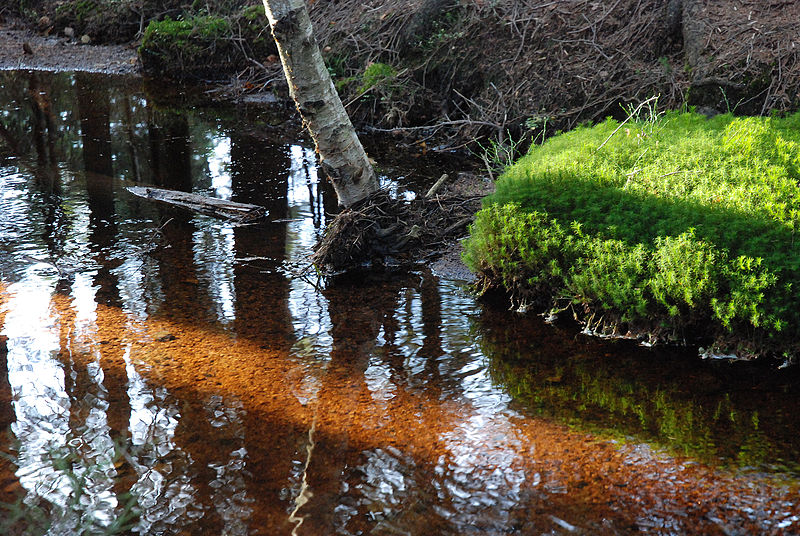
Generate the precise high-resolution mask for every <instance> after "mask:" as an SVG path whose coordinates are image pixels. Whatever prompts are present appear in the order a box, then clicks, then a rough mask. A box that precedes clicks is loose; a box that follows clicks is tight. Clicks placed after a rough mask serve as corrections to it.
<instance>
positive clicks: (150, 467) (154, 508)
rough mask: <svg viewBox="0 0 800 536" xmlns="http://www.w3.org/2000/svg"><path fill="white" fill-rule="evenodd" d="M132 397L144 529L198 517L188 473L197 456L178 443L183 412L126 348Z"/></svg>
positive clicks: (133, 444) (133, 447) (166, 526)
mask: <svg viewBox="0 0 800 536" xmlns="http://www.w3.org/2000/svg"><path fill="white" fill-rule="evenodd" d="M124 358H125V368H126V371H127V376H128V388H127V394H128V398H129V399H130V405H131V416H130V423H129V428H128V429H129V431H130V437H131V439H130V441H131V452H130V458H129V461H130V463H131V465H133V468H134V470H135V471H136V473H137V475H138V480H137V481H136V483H135V484H134V485H133V487H132V488H131V492H133V493H134V494H136V495H137V496H138V505H139V508H140V509H141V515H140V517H139V520H138V523H137V527H136V529H137V532H139V534H157V533H159V532H160V531H166V530H169V529H171V528H173V527H175V526H180V525H181V524H182V523H185V522H187V521H188V520H189V518H190V517H197V516H196V515H194V514H196V505H195V502H196V500H195V493H196V492H195V489H194V486H193V485H192V482H191V477H190V475H189V474H188V470H187V469H188V466H189V465H190V463H191V459H190V458H189V457H188V455H187V454H185V453H184V452H182V451H181V449H180V448H179V447H177V446H176V445H175V442H174V436H175V429H176V428H177V426H178V421H179V419H180V412H179V411H178V408H177V406H176V404H175V401H173V400H171V398H170V397H169V395H168V393H167V390H166V389H164V388H162V387H156V388H153V387H151V386H149V385H148V384H147V382H146V381H145V379H144V377H143V376H142V375H141V373H140V372H139V370H138V368H137V367H141V365H137V364H135V363H134V360H133V359H132V357H131V351H130V347H128V348H127V349H126V352H125V356H124Z"/></svg>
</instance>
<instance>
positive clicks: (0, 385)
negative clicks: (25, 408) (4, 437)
mask: <svg viewBox="0 0 800 536" xmlns="http://www.w3.org/2000/svg"><path fill="white" fill-rule="evenodd" d="M2 326H3V316H2V315H0V328H2ZM7 341H8V339H7V338H6V337H5V336H3V335H0V432H3V431H5V430H6V429H8V427H9V426H10V425H11V423H12V422H14V420H15V418H14V408H13V407H12V405H11V403H12V402H11V401H12V395H11V384H10V383H9V382H8V346H7Z"/></svg>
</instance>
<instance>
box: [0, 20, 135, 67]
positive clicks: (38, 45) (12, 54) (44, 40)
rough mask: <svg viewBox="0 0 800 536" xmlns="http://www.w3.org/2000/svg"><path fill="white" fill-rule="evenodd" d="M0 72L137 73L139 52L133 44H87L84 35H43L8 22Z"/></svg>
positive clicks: (0, 34)
mask: <svg viewBox="0 0 800 536" xmlns="http://www.w3.org/2000/svg"><path fill="white" fill-rule="evenodd" d="M0 69H3V70H9V69H31V70H41V71H57V72H59V71H83V72H91V73H106V74H135V73H137V72H138V71H139V67H138V62H137V58H136V49H135V48H134V47H132V46H129V45H84V44H82V43H81V42H80V36H79V37H78V38H77V39H76V38H72V39H70V38H67V37H65V36H60V37H58V36H42V35H38V34H36V33H35V32H33V31H31V30H28V29H23V28H21V27H20V26H19V25H17V24H14V23H10V22H6V23H2V24H0Z"/></svg>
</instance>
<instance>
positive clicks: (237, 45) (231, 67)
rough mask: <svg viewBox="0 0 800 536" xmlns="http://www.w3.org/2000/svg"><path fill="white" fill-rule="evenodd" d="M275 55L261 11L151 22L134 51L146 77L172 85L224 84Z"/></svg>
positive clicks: (257, 8)
mask: <svg viewBox="0 0 800 536" xmlns="http://www.w3.org/2000/svg"><path fill="white" fill-rule="evenodd" d="M274 53H276V49H275V44H274V41H273V40H272V36H271V34H270V32H269V27H268V23H267V19H266V16H265V15H264V7H263V6H251V7H247V8H245V9H243V10H241V11H239V12H238V13H237V14H236V15H234V16H218V15H211V14H199V15H184V16H183V17H181V18H178V19H176V20H173V19H172V18H170V17H165V18H164V19H163V20H157V21H151V22H150V24H148V26H147V28H146V29H145V32H144V35H143V37H142V44H141V46H140V47H139V58H140V60H141V63H142V68H143V69H144V71H145V72H146V73H148V74H149V75H152V76H163V77H167V78H172V79H175V80H182V79H203V80H224V79H226V78H228V77H230V76H231V75H234V74H236V73H237V72H239V71H241V70H243V69H247V68H248V67H253V66H256V65H259V64H260V63H262V62H264V61H266V58H267V57H268V56H269V55H270V54H274Z"/></svg>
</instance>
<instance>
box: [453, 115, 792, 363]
mask: <svg viewBox="0 0 800 536" xmlns="http://www.w3.org/2000/svg"><path fill="white" fill-rule="evenodd" d="M620 127H622V128H620ZM799 177H800V114H795V115H793V116H790V117H787V118H783V119H781V118H734V117H733V116H731V115H723V116H717V117H715V118H713V119H706V118H705V117H704V116H702V115H699V114H696V113H669V114H667V115H665V116H664V117H662V118H656V119H653V118H646V119H645V120H641V119H639V120H636V119H634V120H632V121H629V122H628V123H627V124H625V125H620V123H618V122H616V121H614V120H611V119H609V120H607V121H605V122H604V123H602V124H600V125H598V126H596V127H593V128H588V127H584V128H578V129H577V130H575V131H573V132H570V133H567V134H563V135H561V136H557V137H555V138H553V139H551V140H550V141H548V142H547V143H545V144H544V145H543V146H540V147H534V148H532V150H531V152H530V153H529V154H528V155H527V156H526V157H524V158H522V159H521V160H520V161H519V162H518V163H517V164H516V165H514V166H513V167H511V168H510V169H509V170H508V171H507V172H506V173H505V174H504V175H503V177H502V178H501V179H500V180H499V181H498V184H497V192H496V193H495V194H494V195H493V196H492V197H490V198H488V200H487V202H486V203H485V207H484V209H483V210H482V211H481V212H480V213H479V215H478V218H477V220H476V223H475V225H474V226H473V228H472V236H471V238H470V240H469V241H468V243H467V247H466V260H467V262H468V264H469V265H470V266H471V268H473V269H474V270H476V271H477V272H478V273H479V275H480V277H481V280H482V282H483V285H484V287H486V288H488V287H502V288H505V289H507V290H509V291H511V292H512V293H513V295H514V296H515V299H516V300H519V301H520V302H523V303H536V304H538V305H540V306H543V307H558V308H563V307H565V306H569V305H572V306H576V305H578V306H581V307H579V308H578V310H579V312H580V314H581V315H583V318H584V319H586V320H588V322H589V324H590V326H589V327H590V328H591V329H600V330H607V329H619V328H622V329H632V330H634V331H639V332H647V333H648V336H649V337H650V338H651V339H652V340H659V339H662V340H663V339H679V340H685V339H686V338H699V339H700V340H701V341H703V339H708V341H706V342H711V340H713V341H714V342H715V343H716V345H717V346H716V347H717V348H718V349H726V350H735V351H736V352H738V353H739V354H744V355H762V354H765V353H777V354H781V353H782V354H785V355H791V356H796V355H797V354H798V351H800V345H798V342H797V340H796V338H795V337H794V336H793V335H792V334H791V333H790V327H791V326H796V325H798V324H799V323H800V312H798V308H797V303H796V300H795V291H794V289H795V288H796V287H797V285H798V284H800V253H799V252H798V251H799V250H798V248H800V245H798V244H797V241H796V239H795V234H796V232H797V229H798V223H800V203H799V202H798V199H800V187H799V186H798V178H799ZM590 312H591V313H593V316H589V315H590ZM597 318H602V321H600V320H595V319H597Z"/></svg>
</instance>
